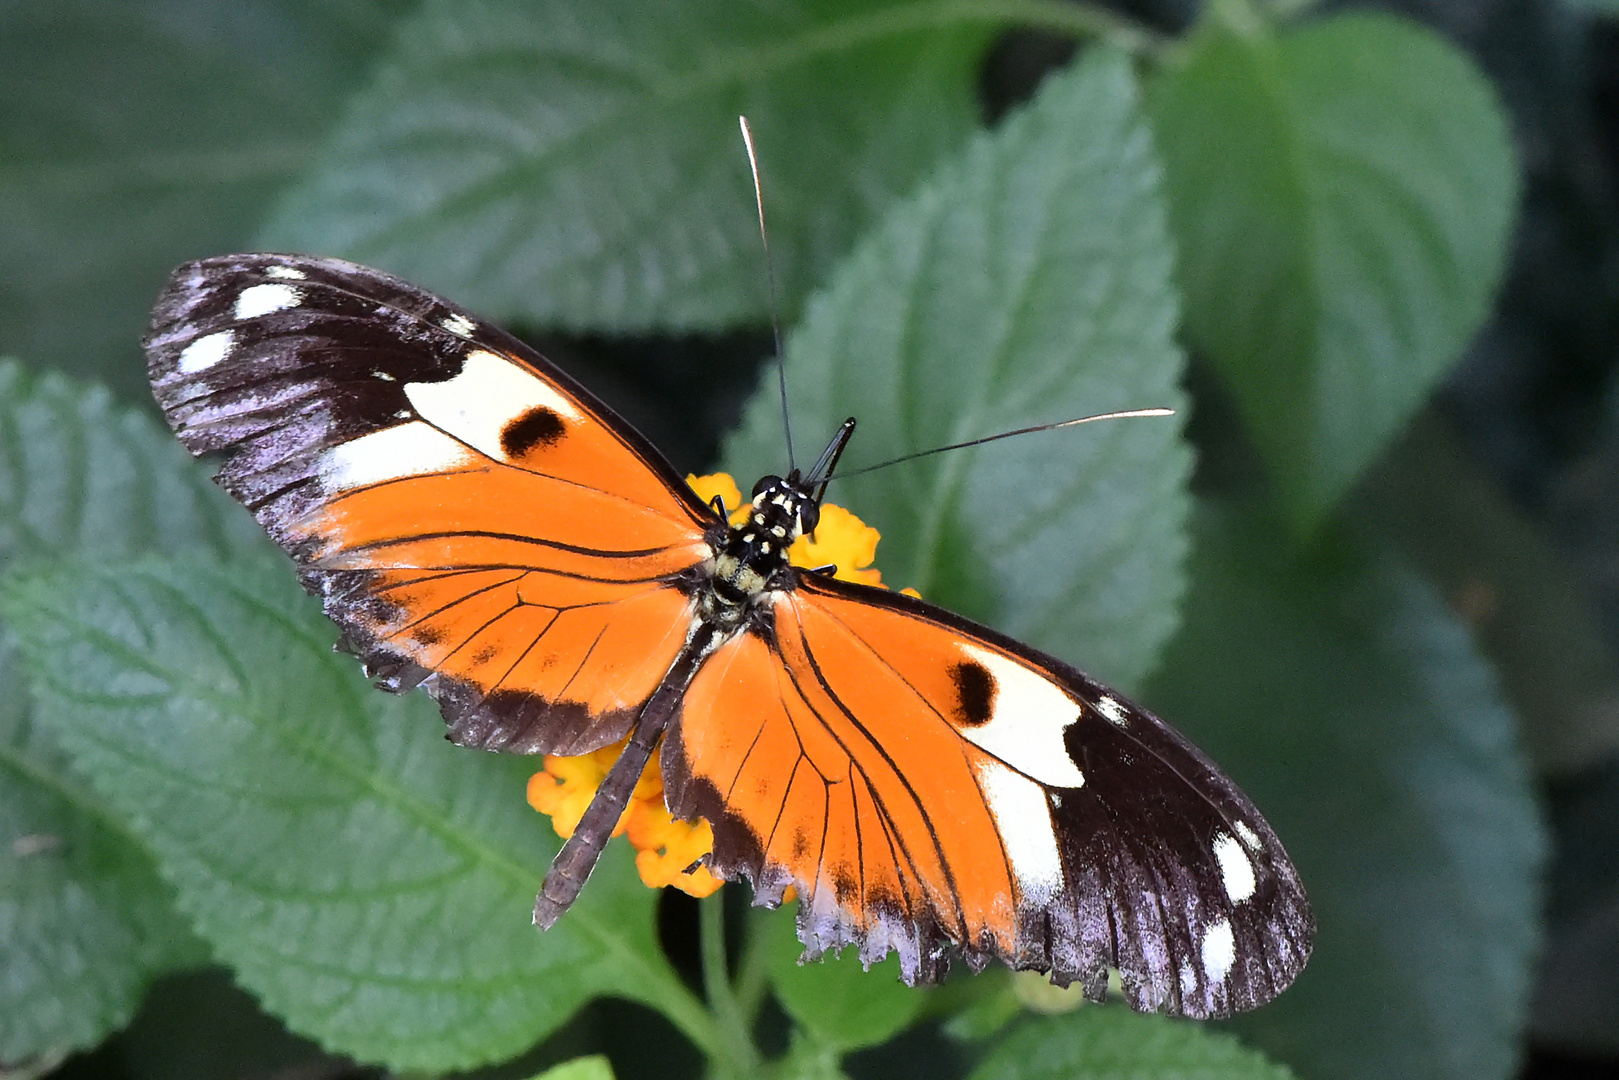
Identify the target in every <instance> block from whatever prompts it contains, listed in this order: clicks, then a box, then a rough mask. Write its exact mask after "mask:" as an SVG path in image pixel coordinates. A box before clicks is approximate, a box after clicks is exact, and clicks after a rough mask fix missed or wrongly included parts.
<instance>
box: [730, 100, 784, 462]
mask: <svg viewBox="0 0 1619 1080" xmlns="http://www.w3.org/2000/svg"><path fill="white" fill-rule="evenodd" d="M737 119H738V120H739V121H740V122H741V124H742V144H743V145H744V146H746V147H747V148H748V168H749V169H751V170H752V172H753V201H754V203H755V204H756V205H757V206H758V207H759V240H760V242H762V243H763V244H764V249H765V278H766V280H768V281H769V282H770V333H771V335H772V336H773V337H774V338H775V341H776V385H777V387H778V389H780V391H781V428H782V432H783V433H784V434H785V435H786V436H787V467H788V468H789V469H792V468H796V467H797V465H798V462H797V461H796V459H795V458H794V457H793V421H792V418H791V417H790V416H789V415H788V413H787V364H786V360H785V359H784V358H783V357H782V354H781V320H780V319H779V318H778V317H777V315H776V264H775V261H774V260H772V259H771V258H770V231H769V230H768V229H766V228H765V191H764V185H763V184H761V183H760V182H759V155H758V154H756V153H754V150H753V129H752V128H750V127H749V126H748V118H747V117H746V116H739V117H737Z"/></svg>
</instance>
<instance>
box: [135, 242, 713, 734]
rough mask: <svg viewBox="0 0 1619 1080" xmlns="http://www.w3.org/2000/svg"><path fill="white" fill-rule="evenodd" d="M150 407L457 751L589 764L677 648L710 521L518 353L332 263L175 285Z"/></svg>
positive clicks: (165, 302)
mask: <svg viewBox="0 0 1619 1080" xmlns="http://www.w3.org/2000/svg"><path fill="white" fill-rule="evenodd" d="M147 356H148V364H149V368H150V375H151V380H152V387H153V391H154V393H155V394H156V396H157V400H158V403H159V404H160V405H161V406H162V408H163V411H164V414H165V415H166V416H167V418H168V420H169V423H170V424H171V425H172V426H173V427H174V429H175V432H176V433H177V434H178V435H179V436H180V439H181V440H182V441H183V442H184V443H185V444H186V446H187V447H188V448H190V449H191V450H192V451H193V452H195V453H199V454H200V453H206V452H219V453H222V454H223V455H224V463H223V466H222V468H221V469H220V473H219V481H220V483H221V484H222V485H223V486H224V487H225V488H226V490H228V491H230V492H231V494H233V495H234V496H236V498H237V499H239V500H241V502H242V503H244V504H245V505H246V506H247V507H248V509H250V510H252V511H253V513H254V514H255V515H256V516H257V517H258V520H259V522H260V523H261V524H262V525H263V526H264V527H265V529H266V530H267V531H268V532H269V534H270V535H271V536H272V537H273V538H274V539H275V540H276V542H277V543H279V544H280V545H281V546H282V547H283V548H285V549H286V550H287V552H288V553H289V554H290V555H292V557H293V558H294V560H296V561H297V563H298V565H299V568H300V576H301V578H302V580H303V582H304V584H305V586H306V587H307V588H308V589H309V590H310V591H311V592H314V593H316V594H317V595H319V596H321V597H322V598H323V601H324V603H325V608H326V612H327V614H328V615H330V616H331V617H332V618H333V619H334V620H335V621H336V622H337V623H338V624H339V625H341V626H342V627H343V629H344V631H345V636H346V638H347V640H348V642H349V643H350V644H351V646H352V647H353V648H354V649H355V651H358V652H359V653H361V654H362V656H363V657H364V658H365V660H366V661H367V663H368V664H369V665H370V667H371V669H372V670H373V671H375V672H377V673H379V674H380V675H381V676H382V677H383V679H384V682H385V683H387V684H391V685H392V686H394V687H396V688H404V687H407V686H411V685H415V684H417V683H420V684H421V685H423V686H424V687H425V688H426V689H427V690H428V691H429V692H431V693H433V694H434V696H435V697H437V698H438V700H439V702H440V704H441V705H442V706H443V707H444V711H445V716H446V719H447V720H448V721H449V722H450V725H451V734H452V736H453V737H454V738H455V739H456V740H457V741H458V742H462V743H467V744H472V745H478V746H487V747H490V748H492V749H508V750H515V751H521V752H529V753H538V752H559V753H579V752H583V751H585V750H589V749H593V748H595V747H598V746H602V745H605V744H607V743H610V742H612V741H613V740H615V739H617V738H620V737H622V736H623V735H624V734H625V732H627V731H628V730H629V728H630V726H631V724H632V723H633V721H634V718H635V716H636V714H637V712H638V711H639V707H640V706H641V704H642V703H643V702H644V701H646V700H647V698H648V697H650V696H651V694H652V692H653V690H654V689H656V687H657V686H658V685H659V683H660V682H661V680H662V679H663V676H664V674H665V673H666V671H667V670H668V667H669V665H670V663H671V662H672V660H673V658H674V657H675V655H676V654H677V653H678V651H679V650H680V647H681V646H682V645H683V644H684V641H685V636H686V631H687V629H688V627H689V626H690V624H691V618H692V614H691V610H692V601H691V597H690V590H691V585H692V582H691V578H690V573H691V570H692V568H693V567H694V566H696V565H697V564H699V563H700V562H701V561H702V560H703V559H705V558H707V557H708V556H709V554H710V549H709V546H708V544H707V542H706V540H705V535H704V534H705V531H706V530H708V529H710V528H713V527H714V526H715V524H716V522H715V518H714V515H713V514H712V512H711V511H709V510H708V508H706V507H704V506H703V505H702V504H701V502H699V501H698V500H697V498H696V497H695V495H693V494H692V493H691V492H690V490H689V489H688V488H687V487H686V486H685V484H684V483H683V482H681V480H680V479H679V478H678V477H677V476H676V475H675V474H674V473H673V471H672V470H671V469H670V467H669V466H668V465H667V464H666V463H664V461H663V460H662V458H661V457H659V456H658V455H657V452H656V451H655V450H653V449H652V448H651V447H650V446H649V445H647V444H646V443H645V442H644V441H642V440H641V439H640V437H639V436H637V435H636V434H635V433H634V432H633V431H632V430H631V429H629V428H628V427H627V426H625V425H623V424H622V423H621V422H618V421H616V419H614V418H612V415H611V413H610V412H608V410H607V409H606V407H605V406H603V405H601V404H600V403H599V402H598V401H596V400H595V398H593V397H592V396H591V395H590V394H589V393H588V392H586V391H585V390H583V389H582V388H581V387H579V386H578V385H577V384H576V383H574V382H573V381H572V380H571V379H569V378H568V377H567V376H566V375H565V374H563V373H562V372H561V371H559V370H557V369H556V368H555V367H553V366H552V365H550V364H549V363H547V362H546V361H545V360H544V359H543V358H541V357H540V356H538V355H537V354H535V353H534V352H533V351H532V350H530V349H528V348H527V347H526V346H524V345H523V344H522V343H521V342H519V341H517V340H516V339H515V338H512V337H510V336H509V335H507V334H505V333H503V332H501V331H500V330H498V329H495V328H493V327H490V326H488V325H486V324H482V323H480V322H478V321H477V320H476V319H474V318H473V317H471V316H469V315H468V314H467V313H466V312H463V311H461V310H459V309H458V308H455V307H453V306H451V305H449V304H447V303H445V302H444V301H442V300H439V299H438V298H436V297H434V296H432V295H430V294H428V293H425V292H423V291H421V290H420V289H417V288H415V287H414V286H411V285H409V284H407V283H405V282H403V281H400V280H399V279H397V278H394V277H392V276H390V275H387V274H384V273H381V272H379V271H376V270H371V269H368V268H366V267H362V266H357V265H355V264H352V263H345V262H341V261H338V260H335V259H316V258H304V257H299V256H284V255H235V256H225V257H222V258H217V259H208V260H204V261H202V262H197V263H192V264H188V265H186V266H183V267H181V268H180V269H179V270H177V271H176V272H175V274H174V276H173V277H172V278H171V279H170V282H169V285H168V287H167V288H166V289H165V291H164V293H163V295H162V296H161V297H160V298H159V300H158V304H157V307H156V310H155V311H154V313H153V320H152V331H151V334H150V336H149V337H148V339H147Z"/></svg>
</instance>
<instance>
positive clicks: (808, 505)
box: [798, 500, 821, 533]
mask: <svg viewBox="0 0 1619 1080" xmlns="http://www.w3.org/2000/svg"><path fill="white" fill-rule="evenodd" d="M820 523H821V504H820V503H817V502H809V501H807V500H806V501H805V502H804V503H802V504H801V505H800V506H799V508H798V529H799V531H800V532H805V533H812V532H814V531H815V526H817V525H819V524H820Z"/></svg>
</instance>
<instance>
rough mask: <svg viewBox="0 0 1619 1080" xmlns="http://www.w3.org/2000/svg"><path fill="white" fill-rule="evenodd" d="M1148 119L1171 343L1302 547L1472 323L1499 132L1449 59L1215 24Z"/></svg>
mask: <svg viewBox="0 0 1619 1080" xmlns="http://www.w3.org/2000/svg"><path fill="white" fill-rule="evenodd" d="M1151 105H1152V111H1153V118H1154V126H1155V130H1156V132H1157V135H1158V138H1159V142H1160V146H1161V148H1162V151H1163V155H1164V165H1165V171H1166V175H1167V176H1168V187H1169V196H1170V220H1171V222H1172V224H1173V227H1174V232H1175V239H1176V242H1177V244H1178V245H1179V252H1180V264H1179V276H1180V282H1181V286H1182V288H1183V289H1184V291H1185V295H1186V329H1187V334H1188V336H1189V338H1190V340H1191V341H1192V343H1193V344H1194V345H1195V346H1196V347H1197V348H1198V349H1200V350H1203V351H1205V352H1207V353H1208V355H1209V357H1210V358H1211V359H1212V360H1213V361H1214V363H1215V364H1216V365H1217V366H1218V367H1219V369H1220V371H1221V373H1222V374H1223V375H1224V376H1225V379H1226V381H1227V383H1228V385H1229V386H1230V387H1231V389H1232V391H1233V393H1234V394H1235V396H1236V399H1237V402H1238V404H1239V406H1240V407H1241V409H1242V412H1243V415H1244V417H1245V419H1246V420H1247V424H1248V427H1249V430H1250V431H1251V433H1252V435H1253V438H1254V440H1255V442H1256V443H1257V444H1258V446H1259V449H1260V451H1261V453H1262V454H1263V455H1264V457H1265V459H1266V461H1267V462H1268V463H1269V466H1270V469H1271V471H1272V473H1273V474H1274V475H1275V477H1276V479H1277V481H1278V483H1279V486H1280V488H1281V492H1282V494H1283V497H1284V499H1285V501H1286V504H1287V506H1288V509H1289V513H1290V515H1291V516H1292V518H1293V520H1294V523H1295V525H1296V526H1297V527H1300V528H1301V529H1308V528H1311V527H1313V525H1314V524H1315V523H1316V522H1317V521H1318V520H1319V518H1320V517H1321V515H1322V514H1324V513H1325V512H1326V511H1327V510H1329V509H1330V508H1331V507H1332V505H1333V504H1334V503H1335V502H1336V501H1337V500H1338V498H1339V497H1340V496H1342V495H1343V493H1344V492H1345V490H1346V489H1347V488H1348V487H1349V485H1350V484H1351V483H1352V482H1353V481H1354V479H1355V477H1356V476H1357V475H1358V474H1359V473H1360V472H1361V470H1362V469H1363V468H1365V466H1366V465H1367V464H1368V463H1369V462H1371V461H1372V459H1374V458H1375V457H1376V456H1377V455H1378V454H1379V453H1380V452H1381V451H1382V449H1383V448H1384V446H1385V445H1386V444H1387V443H1388V442H1389V440H1391V439H1392V438H1393V437H1394V436H1395V435H1397V434H1398V433H1399V430H1400V428H1401V427H1402V426H1403V424H1404V423H1405V421H1406V420H1407V419H1408V418H1409V417H1410V416H1411V415H1412V414H1413V413H1414V412H1415V411H1416V409H1417V408H1418V407H1419V406H1420V405H1421V404H1422V401H1423V400H1424V398H1426V396H1427V395H1428V393H1429V391H1430V390H1431V389H1432V388H1433V386H1434V385H1435V383H1436V382H1437V381H1438V380H1439V378H1440V376H1442V375H1443V374H1444V372H1445V370H1446V369H1447V368H1448V367H1449V366H1450V365H1451V363H1452V362H1453V361H1454V360H1455V359H1456V358H1457V356H1458V355H1459V354H1460V353H1461V350H1462V348H1463V347H1464V346H1465V345H1466V344H1467V342H1468V340H1469V338H1471V337H1472V335H1473V333H1474V331H1476V330H1477V329H1478V327H1479V325H1480V324H1481V323H1482V322H1483V319H1484V316H1485V314H1486V312H1487V310H1488V307H1489V303H1490V299H1491V296H1492V294H1493V293H1494V291H1495V287H1496V284H1497V282H1498V281H1499V279H1500V276H1501V272H1502V267H1503V264H1504V262H1505V258H1506V251H1507V239H1508V236H1509V231H1510V227H1511V223H1512V217H1513V209H1514V206H1515V204H1516V199H1517V175H1516V171H1515V165H1514V160H1513V154H1512V146H1511V142H1510V140H1509V138H1508V132H1507V126H1506V120H1505V118H1504V117H1503V115H1502V113H1501V110H1500V108H1499V107H1498V106H1497V104H1496V102H1495V98H1494V95H1493V94H1492V92H1491V89H1490V87H1489V85H1488V84H1487V83H1486V82H1485V80H1484V78H1483V77H1482V76H1481V75H1480V74H1479V73H1478V72H1477V71H1476V70H1475V69H1474V67H1473V66H1472V64H1471V63H1470V62H1469V61H1468V60H1467V59H1466V57H1464V56H1462V55H1461V54H1460V53H1459V52H1457V51H1456V50H1455V49H1454V48H1452V47H1451V46H1449V45H1448V44H1446V43H1445V42H1444V41H1443V40H1441V39H1440V38H1439V37H1437V36H1436V35H1434V34H1432V33H1430V32H1429V31H1427V30H1424V29H1422V28H1421V27H1418V26H1416V25H1415V24H1412V23H1409V22H1406V21H1403V20H1400V19H1396V18H1392V17H1388V16H1382V15H1346V16H1341V17H1337V18H1330V19H1322V20H1320V21H1318V22H1315V23H1313V24H1310V25H1308V26H1306V27H1304V28H1302V29H1299V30H1297V31H1293V32H1289V33H1286V34H1284V35H1281V36H1278V37H1274V38H1272V37H1269V36H1267V35H1266V33H1265V32H1264V31H1262V30H1261V31H1255V32H1252V33H1249V34H1243V35H1239V34H1237V33H1234V32H1231V31H1229V30H1226V29H1224V28H1222V27H1220V26H1218V25H1216V24H1212V23H1211V24H1210V25H1208V26H1206V27H1205V28H1204V30H1203V31H1202V32H1201V33H1199V34H1197V35H1195V36H1194V38H1193V39H1192V42H1191V47H1190V52H1189V55H1188V56H1187V57H1186V60H1185V63H1184V65H1183V66H1181V67H1180V68H1178V69H1177V70H1174V71H1172V72H1171V73H1169V74H1168V75H1167V76H1166V77H1165V78H1164V79H1163V81H1162V82H1161V83H1160V84H1159V85H1158V86H1157V87H1156V89H1155V92H1154V93H1153V95H1152V101H1151Z"/></svg>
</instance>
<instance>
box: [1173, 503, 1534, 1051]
mask: <svg viewBox="0 0 1619 1080" xmlns="http://www.w3.org/2000/svg"><path fill="white" fill-rule="evenodd" d="M1200 525H1201V526H1202V527H1201V528H1200V530H1199V532H1198V534H1197V535H1198V546H1197V554H1196V556H1195V557H1194V558H1193V560H1192V581H1193V582H1194V585H1193V588H1192V590H1191V592H1190V593H1189V594H1188V596H1187V601H1186V605H1185V609H1184V617H1185V620H1186V624H1185V626H1184V628H1183V629H1182V631H1181V633H1180V634H1179V636H1178V637H1177V638H1176V639H1175V641H1174V642H1172V643H1171V645H1170V647H1169V648H1168V649H1167V650H1165V653H1164V662H1163V666H1162V668H1161V670H1160V673H1159V674H1158V675H1157V676H1156V677H1155V678H1154V685H1153V687H1152V688H1151V690H1150V691H1149V693H1148V695H1147V697H1148V700H1149V701H1150V702H1151V703H1152V704H1153V705H1154V706H1155V707H1156V708H1157V709H1158V710H1159V712H1160V713H1161V714H1162V715H1164V716H1166V717H1169V718H1171V719H1172V720H1173V722H1174V723H1175V724H1177V725H1178V726H1180V727H1181V728H1182V729H1183V730H1184V731H1186V732H1187V733H1188V734H1190V735H1191V736H1192V737H1193V738H1195V739H1196V740H1197V742H1198V744H1199V745H1201V746H1202V747H1203V748H1204V749H1205V750H1207V751H1208V752H1209V754H1210V755H1211V756H1212V757H1213V758H1214V759H1215V760H1216V761H1218V762H1220V764H1221V765H1222V767H1224V768H1225V769H1226V770H1227V771H1228V772H1229V773H1230V774H1231V776H1232V777H1233V778H1234V779H1236V780H1237V782H1238V783H1240V784H1242V785H1243V786H1244V787H1245V788H1246V789H1247V790H1248V793H1249V794H1250V795H1252V796H1253V798H1254V802H1255V803H1256V804H1257V805H1258V806H1259V808H1260V809H1261V810H1262V811H1263V812H1264V813H1265V816H1266V817H1267V818H1268V819H1269V820H1270V822H1271V824H1272V825H1274V826H1275V827H1276V831H1277V833H1278V835H1280V836H1281V838H1282V841H1283V843H1285V844H1286V845H1287V848H1288V851H1289V853H1291V854H1292V855H1293V857H1294V860H1295V861H1296V863H1297V864H1298V868H1299V874H1300V876H1301V877H1302V878H1303V881H1304V884H1305V887H1306V888H1307V889H1308V890H1309V893H1310V901H1311V904H1312V906H1313V907H1314V909H1315V914H1316V919H1317V921H1318V922H1319V924H1320V932H1319V933H1318V934H1317V937H1316V949H1315V954H1314V955H1313V956H1312V957H1311V959H1310V965H1309V967H1307V968H1306V969H1305V971H1304V974H1303V975H1301V976H1300V977H1299V980H1298V982H1297V983H1296V984H1295V985H1294V986H1293V987H1292V988H1290V989H1289V990H1288V991H1287V992H1286V993H1284V994H1283V995H1282V996H1281V997H1280V998H1278V999H1277V1000H1276V1001H1275V1002H1272V1003H1271V1004H1270V1005H1268V1006H1266V1007H1265V1008H1264V1009H1261V1010H1259V1011H1258V1012H1255V1013H1252V1014H1250V1015H1249V1016H1247V1017H1244V1018H1243V1019H1242V1021H1241V1022H1240V1023H1239V1030H1241V1031H1242V1032H1244V1033H1245V1034H1247V1035H1248V1036H1250V1037H1251V1038H1252V1039H1253V1040H1254V1041H1255V1042H1256V1043H1257V1044H1258V1045H1260V1046H1261V1047H1263V1048H1265V1049H1266V1050H1268V1051H1269V1052H1270V1053H1272V1054H1274V1055H1275V1056H1277V1057H1278V1058H1281V1059H1282V1060H1284V1061H1287V1062H1288V1063H1289V1064H1291V1065H1293V1066H1294V1067H1295V1068H1297V1069H1298V1070H1299V1071H1300V1073H1302V1074H1303V1075H1306V1076H1310V1077H1317V1078H1320V1080H1350V1078H1357V1080H1358V1078H1362V1077H1368V1076H1376V1077H1383V1078H1387V1080H1400V1078H1404V1077H1410V1078H1417V1077H1423V1078H1435V1077H1439V1078H1454V1080H1463V1078H1466V1080H1492V1078H1494V1080H1499V1078H1504V1077H1508V1076H1511V1075H1513V1074H1514V1072H1515V1070H1516V1068H1517V1060H1518V1053H1519V1047H1520V1039H1521V1033H1522V1031H1523V1029H1524V1025H1525V1023H1526V1013H1527V1007H1528V990H1529V971H1530V966H1531V962H1532V960H1533V956H1534V952H1535V946H1536V942H1537V938H1538V931H1537V926H1538V916H1539V887H1538V878H1539V870H1540V862H1541V852H1542V839H1541V831H1540V825H1539V820H1538V816H1537V811H1536V805H1535V801H1534V799H1533V795H1532V792H1531V790H1530V787H1529V782H1528V770H1527V768H1526V767H1525V764H1524V759H1523V756H1522V753H1521V751H1520V750H1519V748H1518V746H1517V742H1516V731H1515V724H1514V720H1513V717H1512V715H1511V713H1510V712H1509V711H1508V710H1507V708H1506V707H1505V705H1504V704H1503V703H1502V699H1501V695H1500V691H1499V688H1498V687H1497V685H1496V682H1495V678H1494V674H1493V672H1491V671H1490V670H1489V668H1488V667H1487V666H1486V665H1485V664H1484V663H1483V662H1482V661H1481V660H1480V659H1479V657H1478V654H1477V653H1476V652H1475V650H1474V648H1473V645H1472V643H1471V641H1469V639H1468V637H1467V634H1466V631H1465V630H1464V629H1463V628H1462V626H1461V625H1460V624H1459V623H1458V621H1457V620H1456V618H1455V617H1454V616H1453V615H1452V614H1451V613H1450V612H1449V611H1448V610H1447V609H1446V608H1445V607H1444V605H1443V604H1442V603H1441V602H1440V600H1439V598H1438V596H1437V595H1435V593H1434V591H1433V590H1432V589H1431V588H1430V587H1429V586H1428V585H1427V584H1426V582H1424V581H1423V580H1422V579H1420V578H1418V577H1417V576H1416V575H1415V574H1414V573H1413V572H1411V571H1410V570H1409V569H1408V568H1407V567H1405V566H1404V564H1402V563H1400V562H1399V561H1398V560H1396V559H1394V558H1393V557H1391V556H1388V555H1385V554H1380V553H1378V552H1377V551H1375V550H1363V549H1362V546H1361V545H1359V544H1357V543H1355V542H1353V541H1351V540H1350V539H1348V538H1345V537H1342V536H1335V537H1334V538H1333V541H1334V542H1333V544H1332V549H1333V554H1332V555H1331V556H1330V557H1329V556H1320V557H1318V558H1317V559H1316V561H1314V562H1309V563H1304V562H1290V561H1289V559H1288V557H1287V556H1286V555H1285V554H1283V552H1286V551H1288V550H1290V547H1289V545H1288V544H1287V543H1286V542H1285V535H1284V533H1283V531H1282V530H1281V529H1280V528H1279V527H1278V528H1269V527H1264V526H1262V525H1260V524H1259V523H1258V522H1257V521H1256V520H1255V519H1252V518H1250V517H1248V516H1246V515H1243V514H1238V513H1235V512H1223V511H1214V510H1211V511H1209V512H1208V513H1206V514H1205V515H1204V516H1203V517H1202V518H1201V519H1200Z"/></svg>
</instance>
